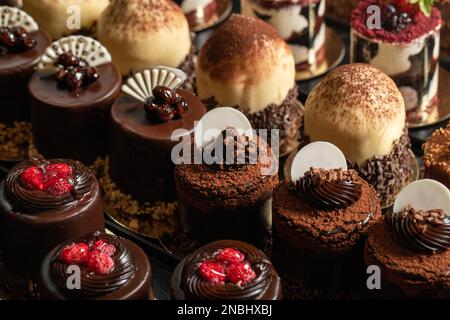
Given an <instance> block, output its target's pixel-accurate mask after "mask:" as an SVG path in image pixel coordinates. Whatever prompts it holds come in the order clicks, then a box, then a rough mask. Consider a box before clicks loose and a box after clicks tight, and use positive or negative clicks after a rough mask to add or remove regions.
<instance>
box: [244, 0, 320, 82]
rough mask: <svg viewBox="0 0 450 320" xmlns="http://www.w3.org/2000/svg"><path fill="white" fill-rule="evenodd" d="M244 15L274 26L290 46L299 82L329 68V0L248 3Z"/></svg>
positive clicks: (272, 0) (257, 1)
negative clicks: (327, 45)
mask: <svg viewBox="0 0 450 320" xmlns="http://www.w3.org/2000/svg"><path fill="white" fill-rule="evenodd" d="M243 12H244V13H245V14H247V15H249V16H254V17H257V18H259V19H261V20H264V21H266V22H268V23H270V24H271V25H272V26H274V27H275V29H276V30H277V31H278V33H279V34H280V36H281V37H282V38H283V39H284V40H285V41H286V42H287V43H288V44H289V47H291V50H292V53H293V54H294V58H295V69H296V71H297V73H296V79H297V80H301V79H302V78H304V77H305V75H310V74H313V75H314V74H316V73H318V72H322V71H324V70H325V69H326V68H327V62H326V59H325V58H326V56H325V30H326V26H325V0H289V1H279V0H247V2H246V4H245V6H244V11H243Z"/></svg>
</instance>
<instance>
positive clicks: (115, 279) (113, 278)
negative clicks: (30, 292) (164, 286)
mask: <svg viewBox="0 0 450 320" xmlns="http://www.w3.org/2000/svg"><path fill="white" fill-rule="evenodd" d="M74 267H78V268H79V270H80V283H79V285H80V287H79V288H76V287H74V288H68V283H70V279H69V277H70V276H71V275H73V274H74V272H75V271H74V270H75V268H74ZM40 291H41V292H40V293H41V296H42V298H43V299H51V300H72V299H76V300H80V299H81V300H149V299H153V289H152V271H151V267H150V263H149V261H148V258H147V256H146V255H145V253H144V251H142V249H141V248H139V247H138V246H137V245H136V244H134V243H133V242H131V241H129V240H126V239H123V238H119V237H117V236H114V235H110V234H104V233H100V232H95V233H90V234H87V235H84V236H82V237H81V238H80V237H78V238H77V239H76V240H73V239H72V240H71V241H64V243H63V244H60V245H58V246H57V247H56V248H55V249H53V250H52V251H51V252H50V253H49V254H48V255H47V256H46V258H45V259H44V262H43V263H42V267H41V283H40Z"/></svg>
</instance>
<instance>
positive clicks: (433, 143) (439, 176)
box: [422, 122, 450, 188]
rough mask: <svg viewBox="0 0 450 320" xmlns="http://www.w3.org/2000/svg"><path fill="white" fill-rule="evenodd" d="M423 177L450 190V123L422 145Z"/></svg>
mask: <svg viewBox="0 0 450 320" xmlns="http://www.w3.org/2000/svg"><path fill="white" fill-rule="evenodd" d="M422 148H423V151H424V158H423V165H424V169H425V172H424V174H425V177H426V178H431V179H435V180H437V181H439V182H441V183H443V184H444V185H445V186H447V188H450V122H449V123H448V124H447V127H446V128H440V129H438V130H436V131H435V132H433V134H432V135H431V136H430V137H429V138H428V139H427V141H426V142H425V143H424V145H423V147H422Z"/></svg>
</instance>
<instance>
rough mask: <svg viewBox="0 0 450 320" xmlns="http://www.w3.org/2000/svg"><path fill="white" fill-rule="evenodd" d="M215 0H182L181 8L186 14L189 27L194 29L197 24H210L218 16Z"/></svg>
mask: <svg viewBox="0 0 450 320" xmlns="http://www.w3.org/2000/svg"><path fill="white" fill-rule="evenodd" d="M218 5H219V3H218V1H217V0H182V1H181V9H183V12H184V14H185V15H186V17H187V19H188V22H189V27H190V28H191V29H196V28H197V27H199V26H202V25H205V26H208V25H211V24H212V23H214V22H215V21H216V20H217V19H218V18H219V17H218V15H217V7H218Z"/></svg>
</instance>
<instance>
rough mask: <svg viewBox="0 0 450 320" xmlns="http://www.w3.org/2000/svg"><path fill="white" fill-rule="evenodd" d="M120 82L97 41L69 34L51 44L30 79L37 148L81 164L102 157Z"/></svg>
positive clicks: (47, 153)
mask: <svg viewBox="0 0 450 320" xmlns="http://www.w3.org/2000/svg"><path fill="white" fill-rule="evenodd" d="M121 83H122V79H121V75H120V73H119V72H118V70H117V68H116V67H115V66H114V65H113V64H112V63H111V56H110V55H109V53H108V51H107V50H106V48H105V47H103V46H102V45H101V44H100V43H99V42H98V41H96V40H94V39H92V38H89V37H84V36H70V37H66V38H62V39H60V40H58V41H56V42H54V43H53V44H52V45H51V46H50V47H49V48H48V49H47V51H46V53H45V54H44V55H43V56H42V59H41V62H40V63H39V65H38V71H37V72H36V73H35V74H34V75H33V76H32V78H31V80H30V83H29V93H30V96H31V99H30V100H31V123H32V126H33V140H34V145H35V146H36V148H37V150H38V152H39V153H40V154H42V155H44V156H45V157H47V158H50V157H52V158H53V157H65V158H70V159H76V160H79V161H82V162H83V163H85V164H92V163H93V162H94V161H95V160H96V159H97V157H98V156H104V155H106V151H107V150H106V149H107V147H106V145H107V124H108V120H109V114H110V110H111V105H112V104H113V102H114V101H115V100H116V98H117V96H118V95H119V93H120V86H121Z"/></svg>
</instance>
